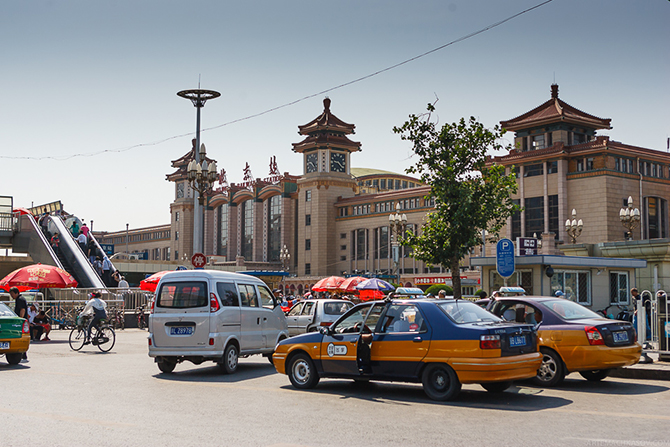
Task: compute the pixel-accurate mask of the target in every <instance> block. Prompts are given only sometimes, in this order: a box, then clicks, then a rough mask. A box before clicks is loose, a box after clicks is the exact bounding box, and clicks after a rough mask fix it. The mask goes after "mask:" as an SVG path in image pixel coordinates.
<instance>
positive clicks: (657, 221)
mask: <svg viewBox="0 0 670 447" xmlns="http://www.w3.org/2000/svg"><path fill="white" fill-rule="evenodd" d="M644 216H645V231H644V238H645V239H658V238H665V237H668V236H667V235H668V229H667V227H668V202H667V200H665V199H661V198H660V197H645V198H644Z"/></svg>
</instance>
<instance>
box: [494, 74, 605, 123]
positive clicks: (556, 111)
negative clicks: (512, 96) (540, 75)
mask: <svg viewBox="0 0 670 447" xmlns="http://www.w3.org/2000/svg"><path fill="white" fill-rule="evenodd" d="M610 121H611V119H610V118H599V117H597V116H593V115H590V114H588V113H586V112H583V111H581V110H579V109H577V108H575V107H573V106H571V105H570V104H568V103H566V102H565V101H563V100H561V99H559V98H558V84H552V86H551V98H550V99H549V100H548V101H547V102H545V103H543V104H541V105H539V106H538V107H536V108H534V109H533V110H530V111H529V112H526V113H524V114H523V115H520V116H517V117H516V118H513V119H511V120H508V121H501V122H500V125H501V126H502V127H503V128H504V129H506V130H510V131H513V132H516V131H520V130H526V129H530V128H533V127H538V126H545V125H548V124H555V123H558V122H564V123H570V124H577V125H581V126H586V127H589V128H591V129H611V128H612V127H611V126H610Z"/></svg>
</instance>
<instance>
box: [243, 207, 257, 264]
mask: <svg viewBox="0 0 670 447" xmlns="http://www.w3.org/2000/svg"><path fill="white" fill-rule="evenodd" d="M241 208H242V210H241V211H242V216H241V222H242V232H241V233H242V234H241V236H242V241H241V242H242V250H241V251H242V253H241V254H242V256H244V259H245V260H247V261H251V260H252V259H253V249H254V201H253V200H247V201H245V202H244V203H243V204H242V207H241Z"/></svg>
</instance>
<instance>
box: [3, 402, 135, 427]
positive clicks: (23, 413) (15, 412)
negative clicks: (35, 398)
mask: <svg viewBox="0 0 670 447" xmlns="http://www.w3.org/2000/svg"><path fill="white" fill-rule="evenodd" d="M0 413H7V414H11V415H14V416H16V415H20V416H29V417H35V418H39V419H53V420H56V421H64V422H74V423H76V424H90V425H100V426H103V427H104V426H107V427H139V425H138V424H129V423H126V422H112V421H102V420H99V419H82V418H79V417H73V416H65V415H62V414H54V413H43V412H37V411H25V410H17V409H14V408H2V407H0Z"/></svg>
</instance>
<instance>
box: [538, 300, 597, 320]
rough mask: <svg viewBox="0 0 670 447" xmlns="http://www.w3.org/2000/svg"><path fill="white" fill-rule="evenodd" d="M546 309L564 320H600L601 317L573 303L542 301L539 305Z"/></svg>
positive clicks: (567, 301)
mask: <svg viewBox="0 0 670 447" xmlns="http://www.w3.org/2000/svg"><path fill="white" fill-rule="evenodd" d="M541 304H542V305H543V306H545V307H546V308H548V309H551V310H553V311H554V312H556V313H557V314H558V316H559V317H561V318H563V319H564V320H580V319H582V318H602V315H598V314H597V313H595V312H593V311H591V310H589V309H587V308H586V307H584V306H582V305H581V304H577V303H575V302H574V301H569V300H564V299H556V300H549V301H542V303H541Z"/></svg>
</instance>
